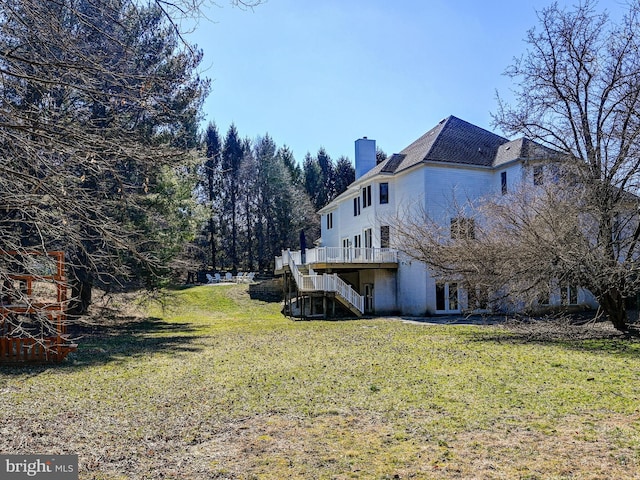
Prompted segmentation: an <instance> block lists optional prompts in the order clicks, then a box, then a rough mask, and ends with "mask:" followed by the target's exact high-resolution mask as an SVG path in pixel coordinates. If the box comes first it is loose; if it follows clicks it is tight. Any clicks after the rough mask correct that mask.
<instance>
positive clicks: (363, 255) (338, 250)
mask: <svg viewBox="0 0 640 480" xmlns="http://www.w3.org/2000/svg"><path fill="white" fill-rule="evenodd" d="M287 251H288V250H287ZM290 254H291V255H292V257H293V259H294V262H295V264H296V265H303V264H309V263H398V251H397V250H395V249H392V248H354V247H318V248H311V249H309V250H307V251H306V252H305V255H304V256H305V258H304V259H303V258H302V253H301V252H300V251H299V250H298V251H295V252H290ZM285 263H286V260H283V257H276V270H281V269H282V267H283V266H284V265H285Z"/></svg>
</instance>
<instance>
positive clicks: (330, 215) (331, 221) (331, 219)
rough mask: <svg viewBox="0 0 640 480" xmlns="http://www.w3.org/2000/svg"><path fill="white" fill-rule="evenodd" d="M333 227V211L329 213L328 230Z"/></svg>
mask: <svg viewBox="0 0 640 480" xmlns="http://www.w3.org/2000/svg"><path fill="white" fill-rule="evenodd" d="M332 228H333V212H331V213H327V230H331V229H332Z"/></svg>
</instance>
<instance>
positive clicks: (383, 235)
mask: <svg viewBox="0 0 640 480" xmlns="http://www.w3.org/2000/svg"><path fill="white" fill-rule="evenodd" d="M389 244H390V242H389V225H382V226H381V227H380V248H389Z"/></svg>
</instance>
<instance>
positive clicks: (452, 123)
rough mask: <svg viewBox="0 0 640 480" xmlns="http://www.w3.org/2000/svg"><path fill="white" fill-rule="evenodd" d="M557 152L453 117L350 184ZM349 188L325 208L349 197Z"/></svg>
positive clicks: (492, 163)
mask: <svg viewBox="0 0 640 480" xmlns="http://www.w3.org/2000/svg"><path fill="white" fill-rule="evenodd" d="M556 155H559V154H558V153H557V152H554V151H553V150H551V149H549V148H547V147H544V146H542V145H540V144H539V143H536V142H533V141H531V140H529V139H526V138H519V139H517V140H511V141H509V140H507V139H506V138H504V137H501V136H500V135H496V134H495V133H492V132H489V131H488V130H485V129H483V128H480V127H477V126H475V125H473V124H471V123H469V122H465V121H464V120H461V119H459V118H457V117H454V116H453V115H452V116H450V117H447V118H445V119H444V120H442V121H441V122H440V123H438V125H436V126H435V127H433V128H432V129H431V130H429V131H428V132H427V133H425V134H424V135H422V136H421V137H420V138H418V139H417V140H416V141H415V142H413V143H412V144H411V145H409V146H408V147H406V148H405V149H404V150H402V151H401V152H400V153H395V154H393V155H391V156H390V157H389V158H388V159H386V160H385V161H383V162H380V163H379V164H378V165H376V166H375V167H374V168H372V169H371V170H369V171H368V172H367V173H365V174H364V175H363V176H362V177H360V178H359V179H358V180H356V182H354V183H353V184H351V185H350V187H351V186H355V184H360V183H362V182H366V181H367V180H368V179H370V178H371V177H374V176H375V175H378V174H394V173H397V172H401V171H403V170H406V169H407V168H410V167H413V166H414V165H418V164H420V163H422V162H427V161H431V162H442V163H455V164H463V165H476V166H481V167H498V166H501V165H504V164H506V163H509V162H511V161H513V160H517V159H529V160H534V159H539V158H550V157H551V158H552V157H554V156H556ZM352 193H353V192H352V191H350V190H349V189H348V190H347V191H346V192H344V193H342V194H341V195H339V196H338V197H337V198H335V199H334V200H333V201H332V202H331V203H330V204H329V205H331V204H333V203H335V202H336V201H339V200H341V199H342V198H344V197H347V196H349V195H351V194H352Z"/></svg>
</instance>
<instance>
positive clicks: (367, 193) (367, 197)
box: [362, 185, 371, 208]
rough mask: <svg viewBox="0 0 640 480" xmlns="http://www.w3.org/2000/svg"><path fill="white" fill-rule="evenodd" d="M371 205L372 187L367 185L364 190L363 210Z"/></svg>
mask: <svg viewBox="0 0 640 480" xmlns="http://www.w3.org/2000/svg"><path fill="white" fill-rule="evenodd" d="M369 205H371V185H367V186H366V187H364V188H363V189H362V208H367V207H368V206H369Z"/></svg>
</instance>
